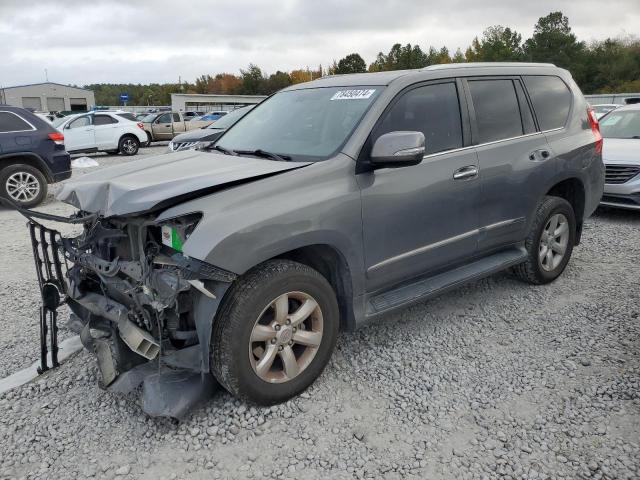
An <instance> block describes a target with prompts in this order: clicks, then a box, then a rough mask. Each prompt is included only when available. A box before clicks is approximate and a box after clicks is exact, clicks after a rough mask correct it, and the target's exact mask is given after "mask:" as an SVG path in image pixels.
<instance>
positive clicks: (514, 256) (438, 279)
mask: <svg viewBox="0 0 640 480" xmlns="http://www.w3.org/2000/svg"><path fill="white" fill-rule="evenodd" d="M526 259H527V252H526V250H525V249H524V247H513V248H510V249H508V250H503V251H500V252H498V253H494V254H493V255H490V256H488V257H483V258H481V259H478V260H476V261H474V262H472V263H469V264H467V265H463V266H461V267H458V268H455V269H453V270H449V271H447V272H444V273H440V274H438V275H434V276H431V277H420V278H417V279H414V280H413V281H411V282H409V283H403V284H401V285H400V286H398V287H396V288H393V289H391V290H387V291H384V292H381V293H376V294H374V295H373V296H371V297H369V299H368V301H367V306H366V309H367V310H366V315H367V317H370V316H375V315H378V314H381V313H384V312H387V311H389V310H393V309H394V308H398V307H402V306H405V305H408V304H410V303H414V302H417V301H420V300H425V299H427V298H431V297H435V296H437V295H439V294H441V293H443V292H445V291H447V290H450V289H453V288H456V287H458V286H460V285H463V284H464V283H467V282H470V281H473V280H478V279H480V278H483V277H487V276H489V275H492V274H494V273H497V272H500V271H502V270H505V269H507V268H509V267H512V266H514V265H518V264H519V263H522V262H524V261H525V260H526Z"/></svg>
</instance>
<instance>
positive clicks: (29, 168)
mask: <svg viewBox="0 0 640 480" xmlns="http://www.w3.org/2000/svg"><path fill="white" fill-rule="evenodd" d="M70 176H71V159H70V157H69V154H68V153H67V152H66V150H65V148H64V136H63V135H62V134H61V133H60V132H58V131H57V130H56V129H55V128H53V126H51V125H50V124H49V123H47V122H46V121H44V120H43V119H41V118H40V117H38V116H37V115H35V114H33V113H31V112H29V111H28V110H25V109H24V108H18V107H10V106H8V105H0V196H2V197H5V198H9V199H11V200H13V201H14V202H16V203H18V204H19V205H21V206H23V207H34V206H36V205H38V204H40V203H41V202H42V201H43V200H44V199H45V198H46V196H47V184H49V183H55V182H59V181H61V180H64V179H66V178H69V177H70Z"/></svg>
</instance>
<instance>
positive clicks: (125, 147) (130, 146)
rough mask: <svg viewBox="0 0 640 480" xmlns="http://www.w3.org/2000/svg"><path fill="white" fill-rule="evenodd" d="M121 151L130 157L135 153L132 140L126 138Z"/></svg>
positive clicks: (134, 145) (134, 144)
mask: <svg viewBox="0 0 640 480" xmlns="http://www.w3.org/2000/svg"><path fill="white" fill-rule="evenodd" d="M122 149H123V150H124V151H125V153H127V154H128V155H132V154H133V153H134V152H135V151H136V143H135V142H134V141H133V140H132V139H130V138H127V139H126V140H124V141H123V142H122Z"/></svg>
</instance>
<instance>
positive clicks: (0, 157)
mask: <svg viewBox="0 0 640 480" xmlns="http://www.w3.org/2000/svg"><path fill="white" fill-rule="evenodd" d="M25 157H26V158H28V159H30V160H31V161H32V162H33V163H34V164H35V166H36V167H37V168H38V169H39V170H40V171H41V172H42V173H43V174H44V176H45V178H46V179H47V182H53V173H52V172H51V168H50V167H49V165H47V163H46V162H45V161H44V160H43V159H42V157H40V156H39V155H37V154H35V153H33V152H11V153H5V154H0V165H2V166H3V167H4V166H5V165H14V164H19V163H25V162H20V158H25ZM14 158H15V160H16V161H15V162H12V161H11V159H14Z"/></svg>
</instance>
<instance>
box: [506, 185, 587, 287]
mask: <svg viewBox="0 0 640 480" xmlns="http://www.w3.org/2000/svg"><path fill="white" fill-rule="evenodd" d="M575 241H576V217H575V213H574V211H573V207H572V206H571V204H570V203H569V202H567V201H566V200H565V199H564V198H560V197H551V196H549V197H545V198H544V200H543V201H542V203H541V204H540V205H539V207H538V210H537V212H536V216H535V218H534V220H533V224H532V225H531V230H530V231H529V235H528V236H527V239H526V240H525V248H526V249H527V253H528V258H527V261H526V262H525V263H522V264H520V265H517V266H516V267H514V268H513V271H514V273H515V274H516V275H517V276H518V277H519V278H521V279H522V280H524V281H526V282H529V283H532V284H535V285H541V284H545V283H550V282H552V281H554V280H555V279H556V278H558V277H559V276H560V275H561V274H562V272H563V271H564V269H565V267H566V266H567V263H569V259H570V258H571V253H572V252H573V246H574V245H575Z"/></svg>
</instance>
